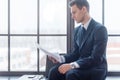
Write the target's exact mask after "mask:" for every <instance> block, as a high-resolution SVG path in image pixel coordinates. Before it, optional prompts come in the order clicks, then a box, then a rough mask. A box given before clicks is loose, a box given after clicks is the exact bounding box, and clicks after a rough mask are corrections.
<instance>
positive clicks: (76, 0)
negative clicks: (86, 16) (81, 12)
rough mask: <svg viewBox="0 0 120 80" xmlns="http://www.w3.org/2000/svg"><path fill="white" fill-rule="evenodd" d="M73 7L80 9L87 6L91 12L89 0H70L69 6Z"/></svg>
mask: <svg viewBox="0 0 120 80" xmlns="http://www.w3.org/2000/svg"><path fill="white" fill-rule="evenodd" d="M73 5H76V6H77V7H78V8H79V9H81V8H82V7H83V6H85V7H86V8H87V10H88V12H89V3H88V1H87V0H70V2H69V6H70V7H72V6H73Z"/></svg>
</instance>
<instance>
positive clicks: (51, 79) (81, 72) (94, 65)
mask: <svg viewBox="0 0 120 80" xmlns="http://www.w3.org/2000/svg"><path fill="white" fill-rule="evenodd" d="M69 6H70V9H71V14H72V18H73V19H74V20H75V21H76V22H77V23H81V25H80V26H78V27H77V28H75V31H74V36H73V37H74V38H73V42H74V50H73V51H72V52H71V53H68V54H66V55H61V56H60V59H61V63H60V64H58V65H56V66H54V67H52V68H51V70H50V71H49V75H48V80H105V78H106V75H107V60H106V45H107V40H108V35H107V30H106V27H105V26H104V25H102V24H100V23H98V22H96V21H95V20H94V19H93V18H92V17H91V16H90V14H89V3H88V1H87V0H71V1H70V2H69ZM49 59H50V60H51V61H53V63H57V62H58V61H57V60H55V59H54V58H52V57H49Z"/></svg>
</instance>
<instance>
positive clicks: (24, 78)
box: [18, 75, 46, 80]
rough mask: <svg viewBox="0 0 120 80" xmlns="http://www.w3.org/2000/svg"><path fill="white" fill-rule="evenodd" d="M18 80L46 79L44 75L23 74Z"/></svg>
mask: <svg viewBox="0 0 120 80" xmlns="http://www.w3.org/2000/svg"><path fill="white" fill-rule="evenodd" d="M18 80H46V78H45V77H44V76H43V75H23V76H21V77H20V78H18Z"/></svg>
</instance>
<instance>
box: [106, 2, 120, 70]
mask: <svg viewBox="0 0 120 80" xmlns="http://www.w3.org/2000/svg"><path fill="white" fill-rule="evenodd" d="M116 6H117V7H116ZM119 7H120V5H119V1H114V0H105V26H106V27H107V29H108V33H109V40H108V48H107V58H108V64H109V65H108V70H109V71H113V72H120V68H119V66H120V62H119V59H120V27H119V25H120V22H119V21H120V15H119V13H120V11H119V10H118V9H115V8H119Z"/></svg>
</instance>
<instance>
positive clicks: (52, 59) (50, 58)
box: [48, 56, 59, 63]
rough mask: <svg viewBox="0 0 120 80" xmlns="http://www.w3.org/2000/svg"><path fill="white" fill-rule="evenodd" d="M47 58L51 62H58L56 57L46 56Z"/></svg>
mask: <svg viewBox="0 0 120 80" xmlns="http://www.w3.org/2000/svg"><path fill="white" fill-rule="evenodd" d="M48 59H49V60H51V61H52V62H53V63H59V62H58V61H57V60H56V59H54V58H53V57H51V56H48Z"/></svg>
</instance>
